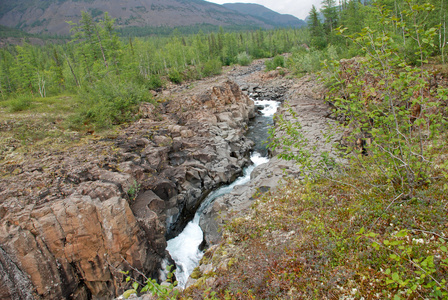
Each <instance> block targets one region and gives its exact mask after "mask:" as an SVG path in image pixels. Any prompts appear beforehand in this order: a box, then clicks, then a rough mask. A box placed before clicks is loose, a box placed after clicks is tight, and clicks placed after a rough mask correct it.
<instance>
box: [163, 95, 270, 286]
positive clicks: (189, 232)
mask: <svg viewBox="0 0 448 300" xmlns="http://www.w3.org/2000/svg"><path fill="white" fill-rule="evenodd" d="M255 105H257V106H258V107H260V108H261V110H260V112H261V116H259V117H256V120H255V122H254V123H253V124H252V125H251V126H250V129H249V133H248V137H249V138H251V139H252V140H254V141H255V144H256V146H255V151H259V152H253V153H252V155H251V161H252V163H253V164H252V165H250V166H249V167H247V168H245V169H244V174H243V175H242V176H241V177H239V178H238V179H237V180H235V181H234V182H233V183H231V184H229V185H227V186H224V187H221V188H219V189H217V190H216V191H214V192H212V193H211V194H210V195H208V197H207V198H206V199H205V200H204V201H203V202H202V204H201V206H200V207H199V209H198V210H197V211H196V214H195V216H194V219H193V220H192V221H191V222H189V223H188V224H187V226H186V227H185V229H184V230H183V231H182V232H181V233H180V234H179V235H178V236H177V237H175V238H173V239H171V240H169V241H168V242H167V244H168V246H167V250H168V252H169V253H170V255H171V257H172V258H173V260H174V261H175V262H176V267H177V269H176V273H175V274H176V278H177V281H178V282H179V286H180V287H182V288H184V287H185V285H186V283H187V280H188V277H189V276H190V274H191V273H192V272H193V270H194V268H196V267H197V266H198V264H199V261H200V260H201V258H202V256H203V252H202V251H200V250H199V245H200V244H201V243H202V241H203V232H202V229H201V227H200V226H199V220H200V217H201V214H202V212H203V211H204V209H205V208H206V207H208V206H209V205H210V204H211V203H213V200H215V199H216V198H218V197H219V196H222V195H225V194H227V193H229V192H231V191H232V189H233V188H234V187H235V186H236V185H243V184H245V183H247V182H248V181H249V180H250V174H251V173H252V171H253V170H254V169H255V167H257V166H258V165H260V164H263V163H266V162H268V161H269V159H268V158H267V150H266V149H265V146H264V144H263V142H264V141H265V140H266V139H267V136H268V133H267V129H268V127H269V126H271V125H272V123H273V121H272V117H273V115H274V114H275V112H276V111H277V107H278V106H279V102H277V101H271V100H260V101H255Z"/></svg>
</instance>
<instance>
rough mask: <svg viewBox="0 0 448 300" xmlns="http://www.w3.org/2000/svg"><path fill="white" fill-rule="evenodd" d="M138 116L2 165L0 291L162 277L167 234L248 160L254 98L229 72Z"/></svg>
mask: <svg viewBox="0 0 448 300" xmlns="http://www.w3.org/2000/svg"><path fill="white" fill-rule="evenodd" d="M141 115H142V119H140V120H139V121H138V122H135V123H133V124H130V125H128V126H125V127H123V128H122V129H121V130H119V132H117V133H116V134H112V135H110V136H108V137H104V136H103V137H96V136H91V137H89V138H84V139H81V140H79V141H77V142H76V143H74V144H73V145H70V147H67V148H64V149H51V145H49V147H48V149H42V150H41V151H36V152H33V153H29V154H26V153H22V154H19V153H13V154H11V155H9V156H8V157H7V158H6V159H5V160H4V161H3V162H1V165H0V170H1V177H2V180H1V182H0V216H1V222H0V274H1V280H0V298H1V299H63V298H73V299H88V298H95V299H111V298H112V297H113V296H116V295H118V294H119V293H120V292H121V290H120V289H121V284H122V276H121V275H120V273H119V271H120V270H123V271H126V270H130V271H131V272H132V269H133V268H135V269H138V270H140V271H141V272H143V273H145V274H148V276H151V277H154V276H156V275H157V272H158V269H159V268H160V263H161V260H162V259H163V258H165V257H166V256H167V253H166V251H165V247H166V239H167V238H169V237H172V236H174V235H175V234H176V233H177V232H179V231H180V230H181V229H182V227H183V225H184V224H186V222H187V221H188V220H189V219H190V218H191V217H192V216H193V214H194V212H195V210H196V208H197V207H198V205H199V204H200V202H201V201H202V200H203V198H204V197H205V196H206V195H207V194H208V193H209V192H210V191H211V190H213V189H215V188H216V187H218V186H219V185H221V184H224V183H228V182H230V181H231V180H232V179H234V178H235V177H237V176H238V175H239V174H241V172H242V168H243V167H244V166H245V165H247V164H248V163H249V151H250V149H251V147H252V142H251V141H249V140H247V139H246V138H245V137H244V132H245V128H246V127H247V126H246V124H247V122H248V120H249V119H250V118H251V117H253V115H254V104H253V101H252V100H250V99H249V98H248V97H247V96H246V95H245V94H243V93H242V92H241V90H240V89H239V87H238V85H237V84H235V83H234V82H232V81H229V80H227V79H225V78H223V77H221V78H218V79H216V78H214V79H209V80H208V81H207V80H206V81H204V82H202V83H200V84H199V85H197V86H196V87H189V88H182V89H181V90H179V91H177V92H176V93H175V94H170V93H164V94H163V95H161V97H159V105H157V106H154V105H152V104H145V105H142V107H141Z"/></svg>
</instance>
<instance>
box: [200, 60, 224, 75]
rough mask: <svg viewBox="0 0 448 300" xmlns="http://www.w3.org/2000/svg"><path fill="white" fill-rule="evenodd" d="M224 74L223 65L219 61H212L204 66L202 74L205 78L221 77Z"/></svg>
mask: <svg viewBox="0 0 448 300" xmlns="http://www.w3.org/2000/svg"><path fill="white" fill-rule="evenodd" d="M221 72H222V63H221V61H220V60H219V59H217V58H215V59H211V60H209V61H207V62H206V63H205V64H204V67H203V68H202V74H203V75H204V76H211V75H219V74H221Z"/></svg>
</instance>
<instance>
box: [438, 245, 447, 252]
mask: <svg viewBox="0 0 448 300" xmlns="http://www.w3.org/2000/svg"><path fill="white" fill-rule="evenodd" d="M440 250H442V251H443V252H445V253H446V252H448V249H447V248H446V247H445V246H440Z"/></svg>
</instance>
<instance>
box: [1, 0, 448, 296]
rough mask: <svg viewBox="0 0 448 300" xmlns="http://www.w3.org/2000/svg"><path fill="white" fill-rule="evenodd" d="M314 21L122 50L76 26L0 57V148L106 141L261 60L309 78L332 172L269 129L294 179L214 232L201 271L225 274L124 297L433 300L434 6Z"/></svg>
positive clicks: (290, 134)
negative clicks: (330, 120) (330, 148)
mask: <svg viewBox="0 0 448 300" xmlns="http://www.w3.org/2000/svg"><path fill="white" fill-rule="evenodd" d="M320 12H321V13H322V16H323V18H322V17H321V15H320V14H319V11H318V10H317V9H316V8H314V7H313V9H312V10H311V11H310V14H309V24H308V28H306V29H277V30H271V31H263V30H252V31H245V32H224V30H222V29H220V30H219V31H217V32H211V33H207V34H204V33H201V32H200V33H198V34H191V35H181V34H180V33H179V32H176V31H175V32H173V33H172V34H171V35H170V36H168V37H157V36H151V37H139V38H129V39H126V40H125V39H123V38H120V37H119V36H118V35H117V33H116V31H115V29H114V20H113V19H111V18H109V17H108V15H107V14H105V17H104V19H102V20H101V21H94V20H93V18H92V16H91V15H89V14H87V13H84V14H83V17H82V20H81V21H80V22H79V24H73V36H72V39H71V41H70V42H68V43H66V44H63V45H54V44H48V45H46V46H32V45H30V44H27V43H25V44H23V45H22V46H9V47H7V48H4V49H1V50H0V60H1V64H0V100H1V101H0V106H1V107H2V110H3V111H4V113H3V114H2V119H3V120H2V121H4V124H6V125H7V124H9V123H8V122H9V121H8V118H14V120H15V121H14V125H11V128H12V129H11V130H10V131H5V132H2V133H1V135H2V143H1V144H0V146H1V147H2V148H4V147H6V146H7V141H8V140H10V139H17V140H20V141H21V142H22V143H23V145H30V144H33V143H37V142H39V141H42V140H46V139H55V138H56V137H57V138H65V137H67V136H69V135H68V133H67V132H69V129H70V130H77V131H80V132H81V133H83V132H91V131H92V130H96V131H97V130H101V129H107V128H114V126H116V125H119V124H122V123H125V122H130V121H132V120H134V119H135V118H136V117H138V116H137V111H138V104H139V103H141V102H145V101H149V102H154V100H153V99H152V96H151V93H149V92H148V91H149V90H158V89H160V88H163V87H164V86H167V85H170V84H178V83H181V82H184V81H192V80H196V79H200V78H203V77H206V76H213V75H215V74H219V73H220V72H221V70H222V67H223V66H231V65H233V64H237V63H239V64H241V65H246V64H248V63H249V62H250V60H251V59H258V58H273V59H271V60H268V61H267V63H266V65H267V69H275V68H277V67H286V68H288V69H289V70H291V72H292V74H294V76H301V75H303V74H305V73H309V72H320V73H319V74H320V77H321V79H322V80H323V82H324V83H325V84H326V86H327V88H328V91H329V92H328V96H327V98H326V99H327V100H328V101H329V102H330V103H331V104H332V106H333V107H334V112H333V115H334V116H335V117H337V119H338V121H339V126H338V128H335V130H336V129H340V130H343V131H344V132H346V135H345V138H344V141H343V143H342V144H341V145H339V148H340V155H341V156H344V157H345V158H346V159H347V163H346V164H344V165H338V164H337V163H336V162H335V161H333V160H331V159H330V157H329V156H326V155H323V156H322V158H321V159H320V160H318V161H316V160H311V157H312V155H311V154H310V152H309V150H306V149H307V148H306V147H302V145H303V144H304V143H305V144H307V143H310V142H311V141H307V140H304V139H303V135H301V133H300V132H301V130H302V129H301V126H300V124H298V123H295V122H293V121H286V120H284V119H282V118H279V119H278V120H277V125H278V127H277V129H275V130H281V131H283V133H284V134H283V135H282V136H277V137H278V138H273V140H272V144H271V146H272V147H275V148H277V149H280V150H282V153H281V156H282V157H283V158H285V159H290V160H295V161H296V162H297V163H298V164H301V165H302V166H303V168H304V171H306V172H304V173H306V175H307V176H306V177H305V179H304V180H300V181H298V180H293V179H289V180H288V182H287V184H286V185H285V186H284V187H283V188H281V189H279V190H278V191H276V192H268V193H266V194H264V195H262V196H261V197H259V199H258V200H257V201H256V202H255V203H254V205H253V207H252V209H251V211H250V212H249V213H248V215H247V216H246V217H244V218H236V219H234V220H233V221H232V222H230V223H228V224H227V226H226V228H224V229H223V236H224V242H223V243H222V244H221V245H220V246H219V248H218V250H216V251H215V253H214V256H213V257H211V254H207V253H206V255H205V256H204V258H203V260H204V261H203V262H204V263H207V262H215V263H217V260H219V256H220V255H221V257H226V259H227V260H226V261H227V263H226V265H225V266H221V268H218V269H216V271H215V272H212V273H209V274H196V276H197V278H199V280H198V282H197V284H196V285H195V286H192V287H190V288H189V289H187V290H186V291H184V292H182V293H180V294H179V295H174V294H170V293H169V292H167V291H171V290H172V288H171V287H170V288H168V289H159V285H158V284H157V283H156V282H154V281H152V280H151V279H148V281H147V282H146V283H142V284H140V285H138V284H136V283H135V282H134V283H133V282H132V280H129V282H130V284H131V283H133V285H132V289H135V291H136V292H139V289H140V287H145V288H146V290H148V291H149V290H151V291H153V292H154V293H156V294H157V293H159V294H160V296H161V297H166V298H173V297H181V298H185V299H188V298H193V299H199V298H201V299H330V298H331V299H332V298H344V299H358V298H361V297H363V298H366V299H415V298H431V299H446V298H448V283H447V282H446V280H447V278H448V276H447V275H448V250H447V243H446V242H447V238H448V230H447V228H448V217H447V216H448V202H447V201H448V199H447V196H446V195H447V194H448V184H447V179H448V170H447V168H448V163H447V162H448V160H447V157H448V146H447V144H446V141H447V103H448V91H447V81H446V78H447V76H448V67H447V64H446V60H447V57H448V56H447V45H448V44H447V42H448V41H447V37H446V33H447V32H446V22H447V13H448V9H447V3H446V1H445V0H433V1H426V2H423V1H415V0H395V1H390V0H377V1H372V2H367V1H364V2H359V1H354V0H351V1H343V3H342V5H340V6H337V5H336V3H335V1H333V0H324V1H323V6H322V9H321V11H320ZM282 53H290V55H288V56H286V57H284V56H279V55H280V54H282ZM6 112H8V113H6ZM30 115H32V116H33V118H31V119H30V118H29V116H30ZM27 116H28V117H27ZM47 123H53V124H57V126H58V128H59V131H54V130H46V126H45V124H47ZM6 125H5V126H6ZM275 130H274V132H273V137H275ZM292 149H295V150H294V151H293V150H292ZM0 150H1V151H0V158H2V157H3V155H2V153H3V152H4V149H0ZM5 151H6V150H5ZM285 237H286V238H285ZM221 265H222V264H221ZM196 273H197V272H196ZM209 278H215V281H214V282H215V283H214V284H213V285H212V286H209V285H207V282H210V281H209V280H208V279H209Z"/></svg>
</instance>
